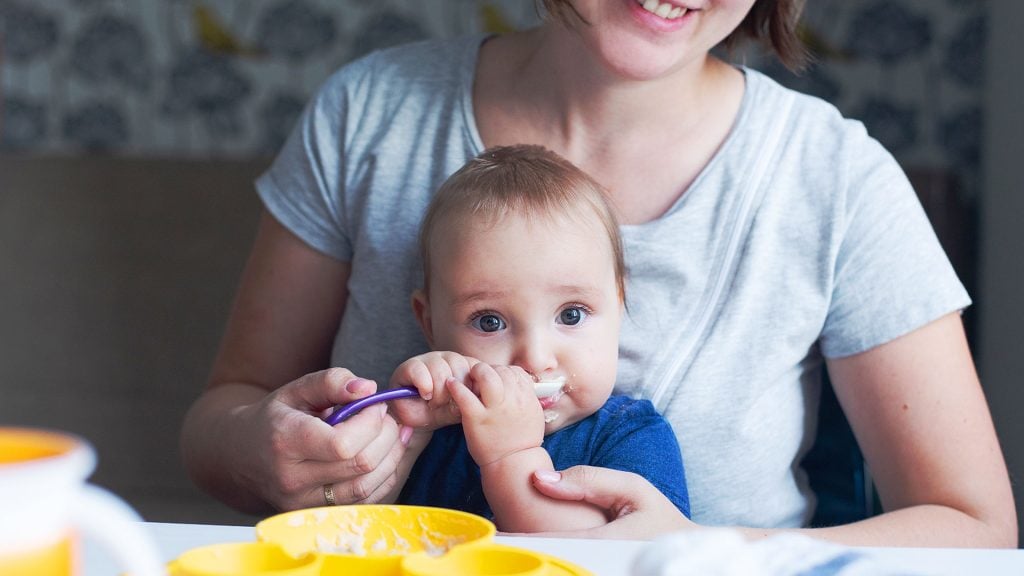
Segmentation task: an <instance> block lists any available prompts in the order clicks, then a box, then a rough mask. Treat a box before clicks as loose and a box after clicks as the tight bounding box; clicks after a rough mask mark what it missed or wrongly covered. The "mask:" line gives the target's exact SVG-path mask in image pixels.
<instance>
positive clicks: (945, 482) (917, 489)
mask: <svg viewBox="0 0 1024 576" xmlns="http://www.w3.org/2000/svg"><path fill="white" fill-rule="evenodd" d="M828 369H829V376H830V378H831V379H832V385H833V387H834V388H835V391H836V396H837V397H838V399H839V403H840V405H841V406H842V407H843V411H844V412H845V413H846V415H847V419H848V420H849V421H850V426H851V428H852V429H853V431H854V434H855V435H856V437H857V442H858V443H859V444H860V447H861V451H862V452H863V453H864V457H865V460H866V461H867V463H868V466H869V467H870V470H871V473H872V477H873V480H874V483H875V485H876V487H877V490H878V494H879V497H880V499H881V502H882V508H883V509H884V510H885V511H886V512H885V513H884V514H881V515H879V516H876V517H874V518H870V519H867V520H864V521H862V522H858V523H856V524H853V525H850V526H839V527H834V528H823V529H821V530H820V531H819V535H820V536H822V537H826V538H829V539H833V540H838V541H843V542H846V543H849V544H869V545H879V544H892V545H906V546H981V547H1002V546H1010V547H1015V546H1016V545H1017V520H1016V514H1015V511H1014V503H1013V494H1012V492H1011V489H1010V481H1009V475H1008V473H1007V470H1006V464H1005V462H1004V460H1003V455H1002V451H1001V450H1000V448H999V442H998V440H997V438H996V434H995V429H994V427H993V425H992V418H991V416H990V414H989V410H988V406H987V404H986V402H985V397H984V394H983V392H982V389H981V385H980V383H979V382H978V376H977V373H976V372H975V369H974V363H973V360H972V359H971V354H970V350H969V348H968V345H967V340H966V338H965V336H964V330H963V323H962V322H961V320H960V317H959V314H956V313H953V314H949V315H947V316H945V317H943V318H940V319H938V320H936V321H934V322H932V323H930V324H928V325H926V326H924V327H923V328H920V329H918V330H916V331H914V332H912V333H910V334H907V335H906V336H903V337H901V338H897V339H896V340H894V341H892V342H889V343H886V344H883V345H881V346H878V347H877V348H874V349H872V350H869V351H867V352H864V353H861V354H857V355H854V356H850V357H847V358H839V359H834V360H829V362H828Z"/></svg>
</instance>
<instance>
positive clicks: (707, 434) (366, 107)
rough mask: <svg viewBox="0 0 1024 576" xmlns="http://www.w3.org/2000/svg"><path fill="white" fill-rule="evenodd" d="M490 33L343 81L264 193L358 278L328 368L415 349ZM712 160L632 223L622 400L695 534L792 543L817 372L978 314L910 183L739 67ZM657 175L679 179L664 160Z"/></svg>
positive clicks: (374, 367) (400, 51)
mask: <svg viewBox="0 0 1024 576" xmlns="http://www.w3.org/2000/svg"><path fill="white" fill-rule="evenodd" d="M482 39H483V37H481V36H474V37H467V38H460V39H456V40H449V41H432V42H426V43H420V44H415V45H408V46H403V47H398V48H394V49H389V50H386V51H382V52H377V53H374V54H371V55H369V56H367V57H365V58H363V59H361V60H358V61H355V62H353V63H351V64H349V65H347V66H345V67H343V68H342V69H341V70H339V71H338V72H337V73H335V74H334V75H333V76H332V77H331V78H330V79H329V80H328V81H327V82H326V83H325V85H324V86H323V87H322V89H321V90H320V92H319V94H318V95H317V96H316V97H315V98H314V100H313V101H312V102H311V103H310V105H309V106H308V107H307V109H306V111H305V113H304V115H303V116H302V118H301V120H300V121H299V123H298V125H297V127H296V129H295V131H294V133H293V134H292V136H291V138H290V139H289V141H288V142H287V144H286V145H285V146H284V148H283V150H282V151H281V153H280V155H279V156H278V158H277V160H276V161H275V163H274V165H273V166H272V167H271V169H270V170H269V171H268V172H267V173H266V174H264V175H263V176H262V177H261V178H260V179H259V181H258V182H257V188H258V191H259V194H260V196H261V198H262V199H263V202H264V203H265V205H266V207H267V208H268V210H269V211H270V212H271V213H272V214H273V215H274V216H275V217H276V218H277V219H278V220H279V221H281V223H283V224H284V225H285V226H286V227H287V228H289V229H290V230H292V231H293V232H294V233H295V234H297V235H298V236H299V237H300V238H302V239H303V240H305V241H306V242H308V243H309V244H310V245H311V246H312V247H314V248H315V249H317V250H319V251H322V252H324V253H326V254H328V255H330V256H332V257H334V258H337V259H339V260H343V261H346V262H350V263H351V266H352V275H351V279H350V280H349V291H350V295H349V299H348V304H347V308H346V310H345V315H344V318H343V320H342V323H341V326H340V328H339V330H338V335H337V338H336V340H335V344H334V351H333V358H332V362H333V363H334V364H335V365H339V366H344V367H347V368H349V369H351V370H352V371H353V372H355V373H356V374H359V375H362V376H365V377H368V378H373V379H375V380H377V381H378V382H380V383H382V384H383V383H386V382H387V380H388V378H389V376H390V374H391V371H392V370H393V369H394V368H395V367H396V366H397V365H398V364H399V363H401V362H402V361H403V360H405V359H406V358H408V357H409V356H412V355H415V354H418V353H421V352H423V351H425V350H427V345H426V342H425V341H424V340H423V337H422V336H421V334H420V332H419V329H418V328H417V326H416V324H415V321H414V319H413V316H412V312H411V309H410V304H409V297H410V294H411V292H412V290H413V289H414V288H415V287H417V286H419V284H420V283H421V276H422V272H421V266H420V263H419V262H418V257H417V251H416V235H417V231H418V228H419V224H420V220H421V217H422V215H423V213H424V211H425V208H426V206H427V203H428V202H429V200H430V196H431V194H432V192H433V191H434V190H436V189H437V187H438V186H439V185H440V184H441V182H442V181H443V180H444V179H445V178H446V177H447V176H448V175H450V174H451V173H452V172H454V171H455V170H457V169H458V168H459V167H461V166H462V165H463V163H465V162H466V161H467V160H468V159H470V158H471V157H473V156H475V155H476V154H478V153H479V152H481V151H482V150H483V145H482V143H481V140H480V135H479V133H478V132H477V127H476V124H475V120H474V116H473V103H472V99H471V93H472V82H473V74H474V69H475V65H476V59H477V55H478V49H479V45H480V43H481V41H482ZM743 72H744V74H745V77H746V92H745V94H744V97H743V103H742V107H741V110H740V114H739V117H738V118H737V119H736V124H735V126H734V127H733V130H732V132H731V134H730V135H729V137H728V139H727V140H726V142H725V143H724V144H723V145H722V147H721V149H720V150H719V151H718V153H717V154H716V155H715V157H714V158H713V159H712V160H711V162H710V163H709V164H708V165H707V166H706V167H705V168H704V170H703V172H702V173H701V174H700V176H699V177H698V178H697V180H696V181H695V182H694V183H693V185H692V186H691V187H690V188H689V189H688V190H687V191H686V193H685V194H683V195H682V197H681V198H680V199H679V200H678V201H677V202H676V204H675V205H674V206H672V207H671V208H670V209H669V210H668V212H666V213H665V214H664V215H663V216H662V217H660V218H658V219H657V220H654V221H652V222H649V223H646V224H642V225H636V226H623V228H622V232H623V235H624V241H625V247H626V259H627V264H628V268H629V278H628V285H627V300H628V317H627V318H626V319H625V321H624V322H623V328H622V336H621V344H620V355H621V359H620V363H619V375H618V376H619V379H618V382H619V385H618V388H617V390H618V392H620V393H624V394H629V395H632V396H635V397H645V398H650V399H652V400H653V401H654V402H655V405H656V406H657V408H658V409H659V410H661V411H662V412H663V413H664V414H665V416H666V417H667V418H668V419H669V421H670V422H671V423H672V425H673V427H674V429H675V432H676V434H677V436H678V438H679V444H680V446H681V449H682V452H683V461H684V462H685V463H686V468H687V481H688V484H689V490H690V496H691V503H692V512H693V518H694V520H696V521H698V522H701V523H706V524H715V525H721V524H725V525H729V524H740V525H746V526H765V527H769V526H778V527H792V526H800V525H803V524H805V523H806V521H807V520H808V519H809V518H810V515H811V514H812V512H813V507H814V499H813V496H812V495H811V493H810V491H809V489H808V488H807V482H806V477H805V475H804V474H803V472H802V471H801V470H800V468H799V466H798V465H797V464H796V463H798V462H799V461H800V459H801V458H802V456H803V454H804V453H805V452H806V450H807V448H808V447H809V445H810V443H811V440H812V438H813V435H814V430H815V426H816V422H815V415H816V409H817V403H818V397H819V392H820V376H821V370H822V362H823V357H839V356H846V355H850V354H855V353H857V352H862V351H864V350H868V349H869V348H872V347H874V346H877V345H879V344H882V343H884V342H887V341H890V340H892V339H894V338H896V337H898V336H900V335H903V334H905V333H907V332H910V331H911V330H914V329H915V328H918V327H920V326H922V325H924V324H926V323H928V322H929V321H932V320H934V319H936V318H938V317H940V316H942V315H944V314H947V313H949V312H952V311H956V310H959V309H962V308H964V307H965V306H967V305H969V304H970V299H969V297H968V295H967V293H966V291H965V290H964V288H963V286H962V285H961V284H960V282H959V280H958V279H957V278H956V275H955V273H954V272H953V269H952V267H951V266H950V264H949V261H948V259H947V258H946V256H945V254H944V253H943V251H942V249H941V247H940V246H939V243H938V241H937V240H936V237H935V234H934V233H933V231H932V229H931V226H930V225H929V222H928V220H927V218H926V216H925V214H924V211H923V210H922V208H921V206H920V203H919V202H918V200H917V198H916V196H915V194H914V191H913V189H912V188H911V186H910V184H909V182H908V181H907V179H906V177H905V176H904V174H903V173H902V171H901V170H900V168H899V166H898V165H897V164H896V162H895V161H894V159H893V158H892V157H891V155H889V154H888V153H887V152H886V151H885V150H884V149H883V148H882V147H881V146H880V145H879V144H878V143H877V142H876V141H875V140H873V139H872V138H870V137H869V136H868V135H867V134H866V132H865V130H864V128H863V126H862V125H861V124H860V123H859V122H855V121H851V120H846V119H844V118H842V117H841V116H840V114H839V113H838V111H837V110H836V109H835V108H834V107H832V106H831V105H829V104H827V103H825V102H823V101H821V100H818V99H815V98H812V97H808V96H804V95H800V94H797V93H795V92H792V91H790V90H787V89H785V88H783V87H781V86H779V85H778V84H776V83H775V82H773V81H772V80H771V79H769V78H768V77H766V76H764V75H762V74H760V73H758V72H756V71H754V70H750V69H743ZM664 161H666V162H670V161H671V158H665V159H664Z"/></svg>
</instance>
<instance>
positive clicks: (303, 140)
mask: <svg viewBox="0 0 1024 576" xmlns="http://www.w3.org/2000/svg"><path fill="white" fill-rule="evenodd" d="M372 58H373V55H371V56H369V57H367V58H363V59H361V60H357V61H355V62H352V63H350V64H348V65H346V66H345V67H343V68H341V69H340V70H339V71H337V72H336V73H334V75H332V76H331V77H330V78H329V79H328V80H327V81H326V82H325V83H324V84H323V86H321V88H320V89H319V90H318V92H317V94H316V95H315V96H314V97H313V99H312V100H311V101H310V102H309V103H308V104H307V105H306V107H305V109H304V110H303V112H302V115H301V116H300V118H299V120H298V122H297V123H296V125H295V127H294V129H293V130H292V132H291V134H290V135H289V137H288V139H287V141H286V142H285V144H284V146H283V147H282V149H281V151H280V152H279V153H278V155H277V157H276V158H275V159H274V162H273V164H272V165H271V166H270V168H269V169H268V170H267V172H265V173H264V174H262V175H261V176H260V177H259V178H258V179H257V181H256V191H257V193H258V194H259V196H260V199H261V200H262V201H263V204H264V206H265V207H266V209H267V211H268V212H270V214H272V215H273V216H274V218H276V219H277V220H278V221H279V222H280V223H281V224H282V225H284V226H285V227H286V228H287V229H288V230H290V231H291V232H292V233H294V234H295V235H296V236H298V237H299V238H300V239H302V240H303V241H304V242H306V243H307V244H309V245H310V246H311V247H313V248H314V249H316V250H318V251H320V252H323V253H324V254H327V255H328V256H332V257H334V258H337V259H339V260H344V261H349V260H351V259H352V252H353V250H352V244H351V235H350V230H349V226H347V223H346V218H345V216H346V215H345V210H344V208H345V174H346V170H345V159H346V146H345V144H346V135H347V134H348V133H349V131H350V130H351V129H353V128H354V127H353V126H351V125H350V124H351V122H349V120H348V119H350V118H358V117H359V107H360V106H361V102H362V101H363V100H365V98H364V95H363V94H362V93H363V92H365V89H366V85H367V84H368V81H367V76H368V74H369V70H371V69H372V63H371V62H370V61H371V59H372Z"/></svg>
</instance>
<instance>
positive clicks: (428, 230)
mask: <svg viewBox="0 0 1024 576" xmlns="http://www.w3.org/2000/svg"><path fill="white" fill-rule="evenodd" d="M581 208H582V209H583V211H582V212H579V210H578V209H581ZM574 209H577V210H576V211H575V212H574ZM588 213H589V215H591V216H593V217H595V218H596V219H597V221H598V222H599V223H600V224H601V226H602V227H603V228H604V230H605V231H606V232H607V234H608V241H609V243H610V247H611V251H612V258H613V260H614V266H615V279H616V282H617V283H618V290H619V299H620V300H621V301H622V302H625V301H626V264H625V259H624V257H623V248H622V237H621V236H620V234H619V224H618V220H617V218H616V217H615V211H614V209H613V208H612V206H611V204H610V201H609V199H608V197H607V195H606V193H605V191H604V188H602V187H601V185H600V184H598V183H597V182H596V181H594V179H593V178H591V177H590V176H588V175H587V174H586V173H585V172H583V171H582V170H580V169H579V168H577V167H576V166H575V165H574V164H573V163H572V162H569V161H568V160H566V159H564V158H562V157H561V156H559V155H558V154H555V153H554V152H552V151H550V150H548V149H546V148H544V147H542V146H531V145H516V146H498V147H494V148H488V149H487V150H484V151H483V152H481V153H480V155H479V156H477V157H476V158H473V159H472V160H470V161H469V162H467V163H466V165H465V166H463V167H462V168H460V169H459V170H458V171H457V172H455V173H454V174H452V175H451V176H449V177H448V179H447V180H445V182H444V184H442V185H441V187H440V188H439V189H438V190H437V193H436V194H435V195H434V198H433V200H432V201H431V203H430V207H429V208H428V209H427V214H426V216H424V218H423V224H422V225H421V227H420V257H421V258H422V261H423V282H424V290H427V291H429V287H430V261H431V256H430V240H431V238H432V237H433V234H434V231H435V230H436V229H437V227H438V226H439V225H440V223H441V222H443V221H445V220H447V219H451V218H460V217H473V218H481V219H486V220H487V221H491V222H497V221H499V220H500V219H501V218H502V217H504V216H506V215H508V214H517V215H522V216H528V217H533V216H541V217H550V216H553V215H555V214H565V215H568V216H570V217H577V216H578V215H582V216H583V217H586V216H587V215H588ZM552 248H553V249H554V247H552Z"/></svg>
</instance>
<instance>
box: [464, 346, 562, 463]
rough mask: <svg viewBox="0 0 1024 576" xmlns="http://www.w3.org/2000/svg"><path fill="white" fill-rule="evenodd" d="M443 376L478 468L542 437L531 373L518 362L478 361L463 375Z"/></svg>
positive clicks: (537, 442) (540, 412)
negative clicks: (460, 417)
mask: <svg viewBox="0 0 1024 576" xmlns="http://www.w3.org/2000/svg"><path fill="white" fill-rule="evenodd" d="M465 382H468V386H467V385H466V384H463V382H462V381H459V380H458V379H455V378H453V379H450V380H448V382H447V386H448V391H449V393H451V397H452V399H454V400H455V404H456V405H457V406H458V407H459V412H461V413H462V428H463V430H464V431H465V434H466V444H467V445H468V447H469V453H470V454H471V455H472V456H473V460H475V461H476V463H477V464H478V465H479V466H480V467H481V468H482V467H484V466H487V465H488V464H491V463H493V462H496V461H498V460H500V459H501V458H504V457H505V456H508V455H509V454H513V453H515V452H519V451H521V450H526V449H528V448H536V447H538V446H540V445H541V443H542V442H543V441H544V411H543V409H542V408H541V405H540V402H538V401H537V395H536V394H535V393H534V391H533V378H531V377H530V375H529V374H527V373H526V371H525V370H523V369H522V368H519V367H518V366H491V365H489V364H484V363H482V362H481V363H477V364H476V365H474V366H473V367H472V368H471V369H470V371H469V378H468V379H466V380H465Z"/></svg>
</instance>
